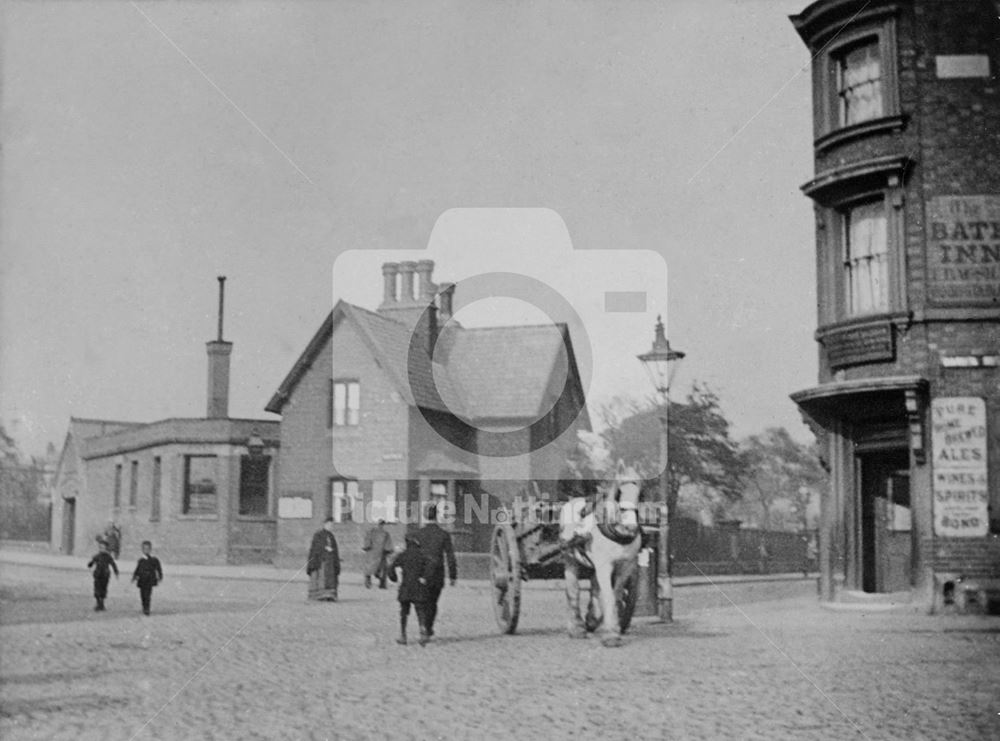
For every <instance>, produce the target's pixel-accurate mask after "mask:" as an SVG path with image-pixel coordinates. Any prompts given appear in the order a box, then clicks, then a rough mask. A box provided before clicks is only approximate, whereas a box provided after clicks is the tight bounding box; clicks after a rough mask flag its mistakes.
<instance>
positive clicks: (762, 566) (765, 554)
mask: <svg viewBox="0 0 1000 741" xmlns="http://www.w3.org/2000/svg"><path fill="white" fill-rule="evenodd" d="M757 558H758V563H759V573H761V574H766V573H768V567H769V565H770V562H771V552H770V551H768V550H767V543H765V542H764V541H763V540H761V541H760V545H759V546H757Z"/></svg>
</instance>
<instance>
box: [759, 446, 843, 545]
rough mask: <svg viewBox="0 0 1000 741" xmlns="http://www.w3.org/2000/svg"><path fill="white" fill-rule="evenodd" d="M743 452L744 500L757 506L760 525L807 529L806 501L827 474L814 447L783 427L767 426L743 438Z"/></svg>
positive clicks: (823, 482)
mask: <svg viewBox="0 0 1000 741" xmlns="http://www.w3.org/2000/svg"><path fill="white" fill-rule="evenodd" d="M743 455H744V459H745V461H746V466H747V475H746V477H745V480H746V483H747V492H746V494H747V496H746V500H747V502H748V504H754V505H756V507H757V508H758V509H759V511H760V514H761V527H762V528H763V529H765V530H768V529H772V528H775V527H776V526H779V525H782V526H785V525H791V526H792V529H795V530H807V529H808V528H809V504H810V502H811V501H812V499H813V497H814V496H818V494H819V492H820V491H821V490H822V488H823V487H824V486H825V482H826V476H827V474H826V472H825V471H824V470H823V467H822V466H821V465H820V460H819V456H818V455H817V454H816V451H815V449H814V448H811V447H810V446H808V445H804V444H802V443H799V442H797V441H795V440H793V439H792V437H791V435H789V434H788V430H786V429H785V428H784V427H769V428H768V429H766V430H765V431H764V432H763V433H761V434H760V435H751V436H750V437H748V438H747V439H746V440H745V441H744V443H743ZM786 512H787V513H788V515H786V514H785V513H786Z"/></svg>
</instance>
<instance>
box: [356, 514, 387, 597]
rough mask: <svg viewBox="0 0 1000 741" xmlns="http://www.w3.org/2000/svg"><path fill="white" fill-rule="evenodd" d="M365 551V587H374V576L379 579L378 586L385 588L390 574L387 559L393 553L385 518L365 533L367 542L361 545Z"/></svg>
mask: <svg viewBox="0 0 1000 741" xmlns="http://www.w3.org/2000/svg"><path fill="white" fill-rule="evenodd" d="M361 550H363V551H364V552H365V554H366V555H365V588H366V589H371V588H372V577H373V576H374V577H375V578H376V579H378V588H379V589H385V588H386V584H385V580H386V577H387V576H388V574H387V568H386V559H387V558H388V557H389V554H391V553H392V536H391V535H390V534H389V533H388V532H387V531H386V529H385V520H379V521H378V523H377V524H376V525H375V526H374V527H372V528H371V529H369V530H368V532H367V533H365V542H364V544H363V545H362V546H361Z"/></svg>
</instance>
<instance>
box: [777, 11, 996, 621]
mask: <svg viewBox="0 0 1000 741" xmlns="http://www.w3.org/2000/svg"><path fill="white" fill-rule="evenodd" d="M998 15H1000V11H998V4H997V3H995V2H991V1H990V0H948V1H945V0H912V2H885V1H882V0H869V1H867V2H866V1H863V0H820V1H819V2H815V3H813V4H811V5H809V6H808V7H807V8H805V9H804V10H803V11H802V12H801V13H800V14H799V15H796V16H793V17H792V19H791V20H792V23H793V25H794V26H795V29H796V31H798V33H799V35H800V36H801V37H802V39H803V41H805V43H806V45H807V46H808V48H809V51H810V55H811V56H812V60H813V61H812V83H813V121H814V140H815V141H814V150H815V175H814V177H813V178H812V179H811V180H810V181H809V182H808V183H806V184H805V185H804V186H803V188H802V189H803V191H804V192H805V194H806V195H807V196H809V198H811V199H812V200H813V202H814V207H815V212H816V260H817V263H816V264H817V298H818V322H817V330H816V340H817V342H818V343H819V384H818V385H817V386H815V387H813V388H809V389H805V390H802V391H799V392H796V393H795V394H793V395H792V398H793V400H794V401H795V402H796V403H797V404H798V405H799V407H800V409H801V410H802V412H803V415H804V416H805V417H806V419H807V421H808V422H809V423H810V425H811V426H812V428H813V429H814V431H815V432H816V433H817V435H818V436H819V437H820V440H821V441H822V443H823V445H824V449H825V451H826V456H827V462H828V465H829V467H830V471H831V487H830V490H829V492H828V493H827V495H826V496H824V498H823V503H822V511H821V534H820V570H821V585H820V586H821V595H822V598H823V599H824V600H827V601H831V600H840V599H845V598H849V596H848V595H849V593H850V592H852V591H856V592H868V593H900V592H902V593H909V599H911V600H912V601H913V602H916V603H918V604H923V605H924V606H926V607H927V608H929V609H935V608H936V607H938V606H940V605H941V604H942V602H943V598H944V596H945V595H946V594H948V593H950V591H951V590H953V589H954V588H955V585H956V584H958V583H962V582H959V577H965V578H966V579H968V580H973V581H978V582H980V583H986V584H989V583H990V580H1000V367H998V366H1000V79H998V71H1000V20H998Z"/></svg>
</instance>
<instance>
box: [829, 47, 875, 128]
mask: <svg viewBox="0 0 1000 741" xmlns="http://www.w3.org/2000/svg"><path fill="white" fill-rule="evenodd" d="M837 97H838V99H839V101H840V125H841V126H849V125H851V124H855V123H861V122H862V121H870V120H872V119H874V118H880V117H882V116H883V115H885V114H884V106H883V103H882V97H883V95H882V62H881V60H880V58H879V43H878V39H872V40H870V41H868V42H866V43H864V44H862V45H860V46H855V47H852V48H851V49H849V50H847V51H845V52H843V53H841V54H840V55H839V56H838V58H837Z"/></svg>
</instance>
